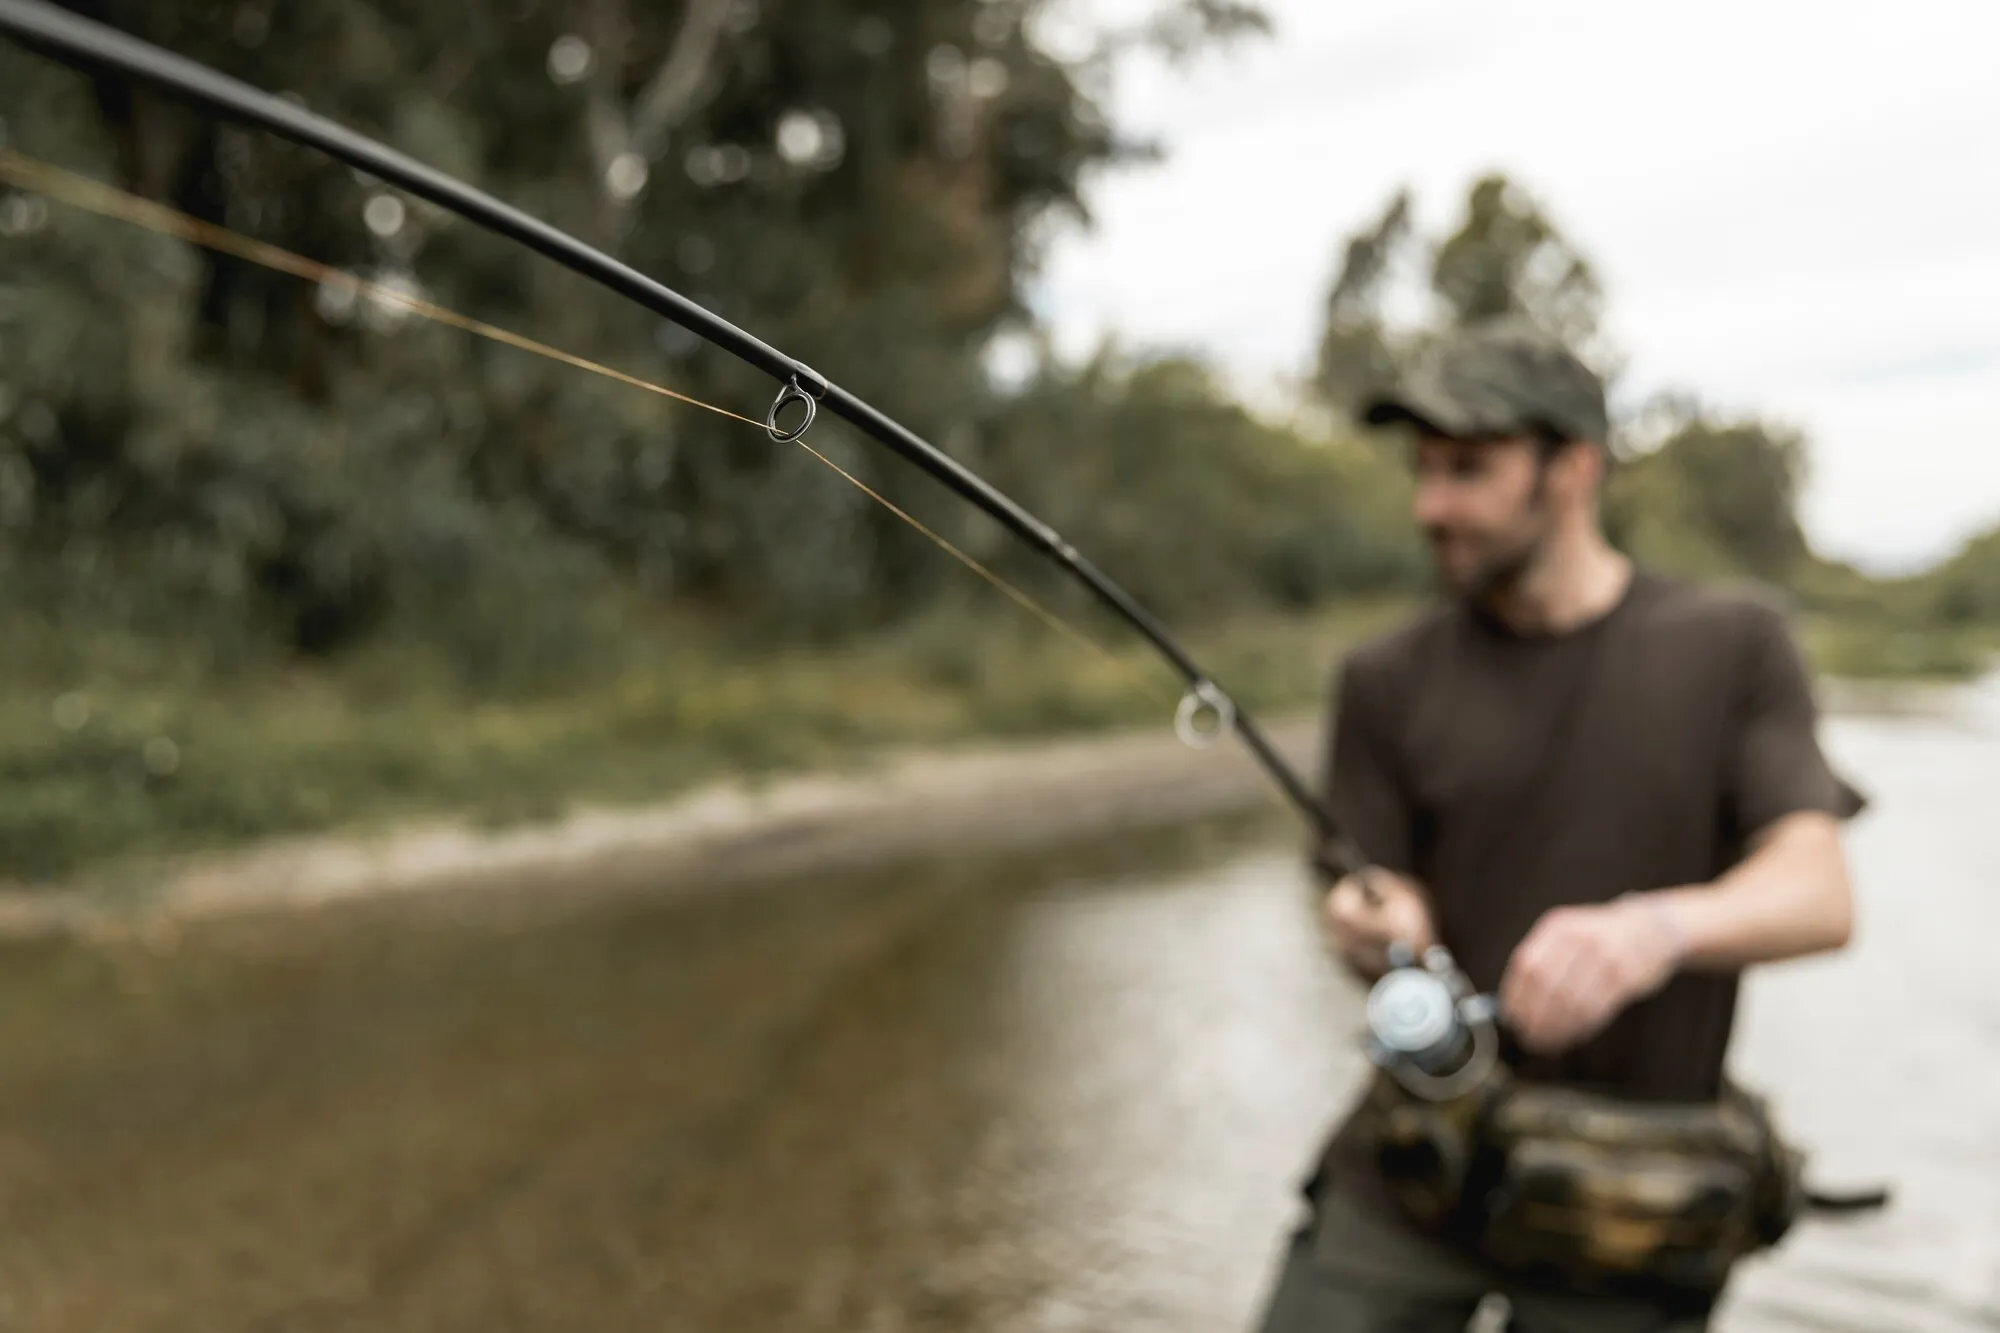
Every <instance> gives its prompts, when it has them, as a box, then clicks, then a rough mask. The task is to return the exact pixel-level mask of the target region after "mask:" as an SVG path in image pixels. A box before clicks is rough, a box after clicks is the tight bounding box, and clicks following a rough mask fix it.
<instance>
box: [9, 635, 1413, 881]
mask: <svg viewBox="0 0 2000 1333" xmlns="http://www.w3.org/2000/svg"><path fill="white" fill-rule="evenodd" d="M1394 609H1395V608H1393V607H1387V606H1383V607H1354V608H1344V609H1342V610H1340V611H1337V612H1332V613H1328V614H1326V615H1323V616H1318V617H1314V618H1311V619H1308V620H1297V621H1289V620H1284V619H1278V618H1270V619H1259V620H1252V621H1244V622H1241V623H1238V624H1234V625H1228V626H1220V627H1216V628H1214V629H1212V630H1211V631H1210V632H1208V633H1206V634H1202V635H1198V636H1193V637H1192V639H1191V642H1190V648H1191V649H1192V650H1193V651H1194V652H1195V655H1196V656H1197V658H1198V659H1199V660H1201V661H1202V662H1203V663H1204V664H1205V665H1207V666H1208V667H1209V668H1210V669H1211V670H1213V671H1214V672H1215V674H1216V676H1217V678H1218V679H1219V680H1221V681H1222V682H1223V684H1224V685H1225V686H1226V687H1227V688H1229V689H1230V690H1231V691H1232V693H1233V694H1234V695H1235V696H1236V697H1237V698H1238V699H1239V700H1240V701H1241V702H1242V703H1243V704H1244V705H1245V706H1246V707H1249V708H1253V709H1257V710H1260V711H1271V710H1283V709H1296V708H1302V707H1311V706H1314V705H1316V704H1317V703H1318V702H1319V700H1320V697H1321V696H1322V694H1323V692H1324V689H1325V686H1326V681H1327V671H1328V669H1329V668H1330V666H1331V664H1332V662H1333V660H1334V658H1335V656H1336V655H1337V653H1338V651H1339V649H1340V647H1341V645H1342V644H1344V643H1347V642H1349V641H1351V640H1352V639H1353V638H1354V637H1355V636H1356V635H1357V634H1359V633H1362V632H1364V631H1365V630H1367V629H1369V628H1371V627H1373V626H1375V625H1377V624H1380V623H1383V622H1384V621H1385V620H1386V618H1387V617H1388V616H1390V615H1392V614H1393V613H1394ZM1099 639H1100V641H1101V642H1106V643H1108V644H1110V645H1111V651H1110V652H1109V653H1108V654H1107V655H1100V654H1098V653H1096V652H1093V651H1090V650H1088V649H1086V648H1085V647H1083V646H1081V645H1079V644H1076V643H1075V642H1073V641H1071V640H1068V639H1065V638H1063V637H1061V636H1058V635H1056V634H1055V633H1054V632H1053V631H1047V630H1043V629H1042V628H1041V627H1039V626H1038V625H1035V624H1034V623H1033V622H1028V623H1027V625H1026V626H1025V627H1023V625H1022V624H1021V623H1019V622H1015V623H1012V624H1009V623H1005V622H998V623H996V622H995V621H994V620H993V619H992V618H988V619H987V620H985V621H967V620H964V619H958V618H950V617H941V618H939V619H937V620H934V621H931V622H927V623H919V624H917V625H914V626H912V627H910V628H909V629H907V630H905V631H903V632H901V633H899V634H897V635H894V636H890V637H885V638H882V639H880V640H877V641H874V642H870V643H867V644H865V645H862V646H858V647H855V648H851V649H846V650H841V651H837V652H817V653H802V652H791V653H761V654H752V653H750V652H748V651H744V650H729V649H725V648H722V647H718V646H716V645H715V644H713V643H705V642H703V641H701V640H700V639H699V637H697V638H695V639H694V640H692V641H690V639H689V638H688V637H687V636H685V635H681V634H671V635H670V634H666V633H662V634H661V640H662V641H661V643H660V645H659V648H658V651H657V652H656V653H653V654H651V655H648V656H646V657H645V658H644V661H645V665H644V666H642V667H637V668H632V669H628V670H626V671H623V672H622V673H619V674H618V675H616V676H615V677H613V678H611V679H609V680H607V681H603V682H600V683H595V684H592V685H590V686H588V687H583V688H578V689H576V690H574V691H572V692H568V693H560V694H553V695H549V696H546V697H543V698H540V699H536V700H532V701H524V702H514V703H506V704H501V703H493V702H481V701H477V700H472V699H468V698H466V697H464V696H463V694H462V693H461V692H458V691H454V690H453V689H451V688H449V687H448V686H445V685H443V684H440V683H438V682H436V681H435V680H427V679H426V675H425V673H424V672H423V671H421V670H420V669H414V668H412V669H407V670H398V669H397V668H396V667H395V666H394V665H393V664H389V663H385V662H382V661H376V662H370V663H361V664H350V665H349V666H348V667H346V668H343V669H340V670H337V671H293V672H286V673H264V674H261V675H259V674H251V675H249V676H248V677H247V678H245V679H238V680H233V681H230V682H227V683H225V682H221V681H218V680H217V679H215V678H214V677H212V676H209V675H207V674H205V673H204V672H202V671H200V670H198V669H195V668H192V667H176V666H174V665H172V664H168V663H154V664H152V665H151V666H150V667H148V665H147V664H146V663H145V662H144V661H143V660H137V659H134V658H132V657H130V656H128V655H126V654H124V653H117V652H113V653H107V654H105V655H104V656H103V658H102V659H101V662H102V665H97V664H94V665H93V668H92V669H91V671H90V672H89V673H88V675H87V677H86V678H81V679H76V678H68V677H67V676H58V675H54V674H51V673H48V672H42V673H29V674H28V675H27V676H26V677H25V678H24V676H23V675H21V674H16V673H10V674H12V675H13V682H12V684H11V686H10V687H9V688H8V689H7V690H6V691H5V692H4V693H0V880H7V879H11V880H15V881H19V882H26V883H30V884H36V883H51V882H58V881H60V880H63V879H65V878H69V877H73V876H76V875H78V874H80V873H83V872H87V871H91V870H95V869H97V868H100V867H103V866H107V865H111V864H115V863H120V862H123V863H128V864H129V863H131V862H133V861H134V860H135V858H144V857H151V856H158V855H162V854H173V853H182V852H190V851H197V850H203V849H214V848H221V847H227V846H230V845H234V844H240V843H244V842H248V841H252V840H256V839H260V838H267V837H272V836H276V835H282V834H292V833H303V832H311V831H315V830H325V829H331V828H336V827H340V828H349V827H352V828H366V827H368V826H371V825H381V824H384V823H387V822H391V821H396V820H401V819H405V818H409V817H413V816H443V815H451V816H457V817H461V818H466V819H469V820H473V821H476V822H480V823H486V824H491V825H502V824H507V823H512V822H516V821H521V820H528V819H536V818H544V817H551V816H555V815H558V814H560V813H562V812H563V811H564V810H565V809H567V808H569V807H570V806H572V805H573V804H576V803H580V802H605V803H627V802H644V801H651V800H658V799H661V798H663V797H665V796H668V795H671V794H673V793H675V792H678V791H682V790H685V789H687V788H689V787H690V786H693V785H695V784H698V783H701V782H704V781H708V780H713V779H717V778H721V777H725V776H735V777H741V776H750V777H753V778H754V777H756V776H758V775H763V774H773V773H780V772H789V771H797V770H805V769H829V768H841V767H845V766H850V765H853V764H856V763H859V762H863V761H865V760H867V759H868V758H869V757H870V756H874V755H878V754H880V753H882V752H883V751H884V750H885V749H888V748H891V747H899V746H919V745H938V744H945V743H950V742H956V741H963V740H968V739H974V738H997V737H1031V736H1044V735H1052V734H1058V733H1075V732H1086V731H1090V730H1094V729H1099V728H1107V727H1116V726H1123V725H1142V724H1149V723H1150V724H1157V725H1159V726H1162V727H1164V726H1167V725H1170V723H1171V716H1172V709H1173V706H1174V703H1175V702H1176V700H1177V698H1178V696H1179V692H1180V690H1179V686H1178V684H1177V682H1176V681H1175V679H1174V677H1173V676H1172V674H1171V673H1170V672H1169V671H1168V669H1167V668H1166V667H1165V666H1164V664H1163V663H1161V662H1160V660H1159V659H1158V658H1157V657H1156V656H1155V655H1154V654H1153V652H1152V651H1151V649H1150V648H1149V647H1147V646H1146V645H1145V644H1143V643H1142V642H1140V641H1138V640H1137V639H1136V638H1134V637H1132V636H1130V635H1129V634H1128V635H1126V636H1123V637H1122V638H1113V637H1112V636H1111V635H1109V634H1103V635H1100V636H1099ZM38 675H39V679H37V676H38Z"/></svg>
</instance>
